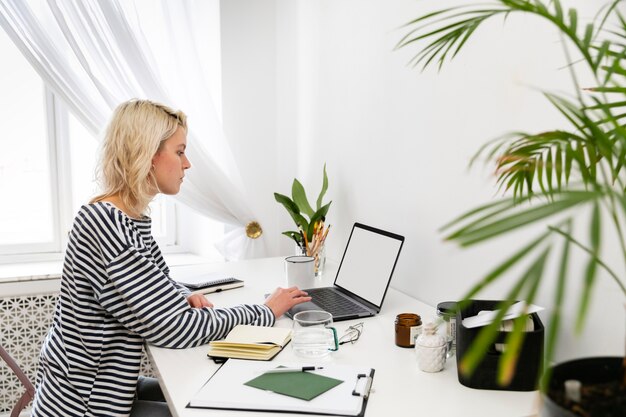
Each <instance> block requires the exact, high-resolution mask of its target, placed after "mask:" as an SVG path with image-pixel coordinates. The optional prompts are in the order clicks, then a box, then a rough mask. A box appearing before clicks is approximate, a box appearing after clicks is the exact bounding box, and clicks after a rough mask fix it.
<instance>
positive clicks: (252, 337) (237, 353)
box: [208, 324, 291, 361]
mask: <svg viewBox="0 0 626 417" xmlns="http://www.w3.org/2000/svg"><path fill="white" fill-rule="evenodd" d="M290 340H291V329H287V328H280V327H262V326H250V325H243V324H240V325H237V326H235V328H233V329H232V330H231V331H230V333H228V336H226V338H225V339H224V340H215V341H213V342H210V343H209V353H208V354H209V356H211V357H216V358H236V359H255V360H262V361H266V360H270V359H272V358H273V357H274V356H276V354H278V352H280V351H281V350H282V348H283V347H285V345H286V344H287V343H289V341H290Z"/></svg>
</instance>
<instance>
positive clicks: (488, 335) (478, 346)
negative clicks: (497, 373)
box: [459, 249, 549, 375]
mask: <svg viewBox="0 0 626 417" xmlns="http://www.w3.org/2000/svg"><path fill="white" fill-rule="evenodd" d="M548 253H549V249H546V250H544V251H543V252H542V253H541V254H540V255H539V257H538V258H537V260H536V261H535V262H534V263H533V264H532V265H531V266H530V267H529V268H528V270H526V271H525V272H524V274H523V275H522V277H521V278H520V279H519V280H518V281H517V283H516V284H515V286H514V287H513V288H512V289H511V291H510V292H509V294H508V295H507V296H506V299H505V300H504V301H502V302H501V303H499V304H498V306H497V309H498V313H497V314H496V317H495V319H494V321H493V322H492V323H490V324H489V325H487V326H485V328H483V329H482V330H481V331H480V332H479V333H478V336H477V337H476V339H475V340H474V342H473V343H472V345H471V346H470V348H469V349H468V350H467V352H466V353H465V355H463V357H462V358H459V359H460V363H459V370H460V372H462V373H463V374H465V375H469V374H471V373H472V372H474V370H475V369H476V367H477V366H478V365H479V364H480V362H481V361H482V359H483V357H484V356H485V354H486V353H487V352H488V351H489V348H490V346H491V344H492V343H493V342H494V341H495V340H496V337H497V334H498V331H499V329H500V323H501V322H502V318H503V317H504V315H505V314H506V311H507V310H508V309H509V307H510V306H511V305H513V303H514V302H515V300H517V299H518V297H519V294H520V292H521V291H522V288H524V286H525V285H526V284H527V283H528V281H529V280H530V281H533V280H535V279H537V275H538V274H539V275H540V274H541V271H542V270H543V267H544V265H545V260H546V257H547V255H548Z"/></svg>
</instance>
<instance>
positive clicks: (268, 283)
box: [147, 258, 539, 417]
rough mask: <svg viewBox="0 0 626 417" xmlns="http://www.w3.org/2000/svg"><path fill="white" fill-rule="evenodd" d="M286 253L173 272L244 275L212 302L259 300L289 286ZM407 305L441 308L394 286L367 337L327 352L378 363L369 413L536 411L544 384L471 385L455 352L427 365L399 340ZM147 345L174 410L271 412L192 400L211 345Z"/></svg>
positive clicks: (328, 274) (496, 415)
mask: <svg viewBox="0 0 626 417" xmlns="http://www.w3.org/2000/svg"><path fill="white" fill-rule="evenodd" d="M282 259H283V258H267V259H258V260H250V261H241V262H230V263H217V264H207V265H193V266H187V267H178V268H172V276H173V277H174V278H177V279H182V278H183V277H185V276H190V275H193V274H199V273H203V272H204V273H206V272H225V273H228V274H233V276H235V277H237V278H239V279H243V280H244V281H245V286H244V287H242V288H238V289H234V290H229V291H224V292H221V293H217V294H209V295H208V298H209V299H210V300H211V302H213V304H215V306H217V307H228V306H232V305H236V304H238V303H242V302H246V303H258V302H261V300H262V299H263V294H265V293H268V292H271V290H272V289H273V288H276V287H278V286H284V266H283V260H282ZM326 266H327V270H326V271H325V274H324V277H323V279H322V280H321V281H320V282H319V285H322V284H324V285H326V284H328V283H332V281H333V279H334V274H335V268H334V267H333V265H332V264H327V265H326ZM406 312H414V313H417V314H419V315H420V316H422V317H425V318H428V317H433V316H434V315H435V310H434V308H433V307H431V306H428V305H426V304H424V303H421V302H419V301H417V300H416V299H414V298H411V297H409V296H407V295H405V294H403V293H401V292H399V291H396V290H394V289H392V288H390V289H389V291H388V292H387V296H386V298H385V302H384V304H383V308H382V311H381V312H380V314H379V315H378V316H376V317H371V318H366V319H364V320H363V321H364V329H363V334H362V336H361V338H360V339H359V341H357V342H356V343H355V344H353V345H351V344H345V345H342V346H341V347H340V348H339V351H337V352H334V353H333V354H332V356H331V357H330V358H328V359H327V360H326V362H330V363H338V364H350V365H361V366H366V367H371V368H374V369H376V375H375V377H374V384H373V392H372V394H371V396H370V399H369V402H368V406H367V411H366V413H365V415H366V416H370V417H377V416H384V415H386V414H388V413H390V412H392V413H393V415H396V416H414V415H424V416H434V415H439V416H444V417H448V416H464V417H503V416H507V417H526V416H532V415H534V414H535V413H536V410H537V409H538V408H539V407H538V399H539V396H538V395H537V392H508V391H490V390H476V389H471V388H467V387H465V386H463V385H461V384H460V383H459V382H458V380H457V373H456V363H455V360H454V359H452V360H448V362H447V363H446V366H445V369H444V370H443V371H442V372H438V373H432V374H431V373H426V372H422V371H420V370H419V368H418V366H417V361H416V358H415V352H414V350H413V349H406V348H401V347H398V346H396V345H395V342H394V340H395V339H394V320H395V317H396V315H397V314H399V313H406ZM356 322H358V320H352V321H343V322H339V323H336V327H337V331H338V332H339V333H340V334H342V333H343V331H344V330H345V329H346V328H347V327H348V326H350V325H351V324H354V323H356ZM276 326H280V327H291V320H290V319H288V318H285V317H282V318H280V319H279V320H277V322H276ZM147 350H148V354H149V356H150V359H151V361H152V364H153V366H154V368H155V371H156V373H157V375H158V377H159V379H160V382H161V386H162V388H163V391H164V393H165V396H166V398H167V401H168V404H169V406H170V409H171V410H172V414H173V415H174V416H177V417H187V416H189V417H192V416H204V415H207V416H208V415H211V416H221V415H223V416H234V415H245V416H253V415H258V416H267V415H268V414H267V413H255V412H244V411H218V410H199V409H187V408H185V406H186V405H187V403H188V402H189V399H190V398H191V397H192V396H193V395H194V394H195V393H196V392H197V391H198V390H199V389H200V387H201V386H202V385H203V384H204V383H205V382H206V381H207V380H208V379H209V377H210V376H211V375H212V374H213V373H214V372H215V371H216V370H217V369H218V367H219V366H218V365H216V364H214V363H213V361H211V360H209V359H208V358H207V357H206V353H207V346H199V347H196V348H191V349H165V348H158V347H155V346H150V345H149V346H148V347H147ZM273 361H274V362H276V364H277V365H278V364H280V363H282V362H305V360H304V359H301V358H299V357H297V356H295V355H294V354H293V353H292V351H291V348H290V346H289V345H288V346H287V347H286V348H285V349H284V350H283V351H282V352H281V353H280V354H279V355H278V356H277V357H276V358H274V360H273ZM282 415H284V416H288V415H292V414H282ZM293 415H295V414H293Z"/></svg>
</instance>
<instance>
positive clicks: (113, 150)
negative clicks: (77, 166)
mask: <svg viewBox="0 0 626 417" xmlns="http://www.w3.org/2000/svg"><path fill="white" fill-rule="evenodd" d="M178 127H182V128H183V129H184V130H185V132H186V131H187V116H185V114H184V113H183V112H181V111H176V110H172V109H171V108H169V107H167V106H164V105H163V104H159V103H155V102H153V101H149V100H138V99H133V100H129V101H127V102H125V103H122V104H120V105H119V106H118V107H117V108H116V109H115V111H114V112H113V116H112V117H111V121H110V122H109V125H108V127H107V130H106V133H105V136H104V141H103V144H102V148H101V151H100V160H99V163H98V169H97V174H96V178H97V180H98V182H99V183H100V186H101V189H102V190H103V191H102V194H100V195H98V196H96V197H94V198H93V199H92V200H91V202H92V203H93V202H97V201H101V200H103V199H106V198H107V197H110V196H113V195H118V196H119V197H120V199H121V200H122V202H123V203H124V204H125V205H126V207H127V208H128V209H129V210H130V211H132V212H133V213H135V214H143V213H144V212H145V210H146V209H147V207H148V204H149V203H150V201H151V200H152V197H153V196H154V190H155V189H157V190H158V187H157V185H156V181H155V179H154V176H153V174H152V158H153V157H154V155H155V154H156V153H157V152H158V151H159V149H160V148H161V146H162V144H163V142H164V141H165V140H167V139H169V138H170V137H171V136H172V135H173V134H174V133H176V130H177V129H178Z"/></svg>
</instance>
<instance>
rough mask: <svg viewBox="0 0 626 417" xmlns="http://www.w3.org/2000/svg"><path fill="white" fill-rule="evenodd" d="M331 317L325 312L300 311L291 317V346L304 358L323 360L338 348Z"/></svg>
mask: <svg viewBox="0 0 626 417" xmlns="http://www.w3.org/2000/svg"><path fill="white" fill-rule="evenodd" d="M332 324H333V315H332V314H330V313H328V312H326V311H317V310H310V311H301V312H299V313H296V314H295V315H294V316H293V334H292V336H291V346H292V348H293V352H294V353H295V354H296V355H298V356H302V357H305V358H323V357H325V356H327V355H328V354H330V352H334V351H336V350H337V349H338V348H339V341H338V339H337V330H336V329H335V328H334V327H332Z"/></svg>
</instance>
